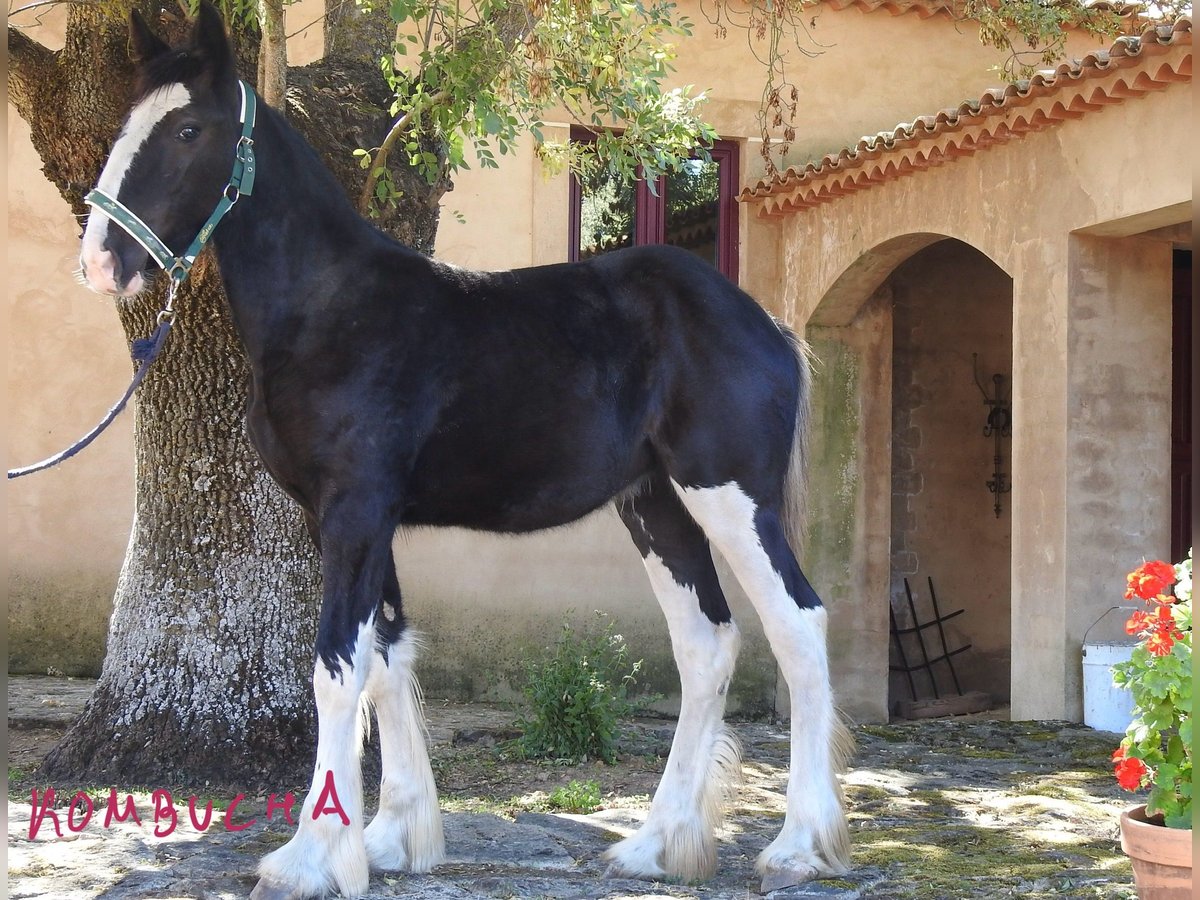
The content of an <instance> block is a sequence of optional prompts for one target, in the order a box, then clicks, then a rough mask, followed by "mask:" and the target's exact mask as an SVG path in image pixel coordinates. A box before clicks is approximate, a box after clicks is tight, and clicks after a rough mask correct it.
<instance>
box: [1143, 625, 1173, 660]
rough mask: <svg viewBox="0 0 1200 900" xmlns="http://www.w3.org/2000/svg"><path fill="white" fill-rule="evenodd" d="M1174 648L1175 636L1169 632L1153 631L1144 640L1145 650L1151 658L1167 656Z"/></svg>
mask: <svg viewBox="0 0 1200 900" xmlns="http://www.w3.org/2000/svg"><path fill="white" fill-rule="evenodd" d="M1174 646H1175V635H1173V634H1171V632H1169V631H1163V630H1155V631H1152V632H1151V633H1150V636H1149V637H1147V638H1146V649H1147V650H1148V651H1149V652H1150V655H1151V656H1169V655H1170V653H1171V648H1172V647H1174Z"/></svg>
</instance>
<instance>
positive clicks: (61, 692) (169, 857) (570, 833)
mask: <svg viewBox="0 0 1200 900" xmlns="http://www.w3.org/2000/svg"><path fill="white" fill-rule="evenodd" d="M89 689H90V684H89V683H88V682H86V681H75V680H68V679H45V678H43V679H12V680H10V684H9V728H10V740H11V741H13V745H12V746H13V747H16V748H17V750H18V752H19V750H20V745H19V741H20V739H22V737H23V736H26V737H27V736H28V735H32V734H35V733H37V732H36V729H39V728H40V729H43V730H45V729H48V728H52V727H55V726H57V727H58V728H60V729H61V727H62V725H63V723H64V722H66V721H70V719H71V718H72V717H73V716H74V715H75V714H77V711H78V709H79V708H80V705H81V703H82V702H83V700H84V699H85V698H86V696H87V693H88V690H89ZM512 718H513V714H512V712H511V711H509V710H505V709H500V708H496V707H488V706H482V705H470V706H467V705H453V704H434V705H433V708H432V709H430V711H429V720H430V734H431V745H432V756H433V759H434V768H435V772H437V773H438V778H439V783H440V784H442V783H443V781H444V782H445V783H448V784H449V785H450V788H447V787H446V786H445V784H443V786H442V805H443V809H444V811H445V826H446V842H447V851H448V858H447V860H446V862H445V863H444V864H443V865H441V866H439V867H437V869H436V870H435V871H434V872H433V873H432V874H430V875H424V876H412V875H407V874H401V873H396V874H375V875H373V876H372V879H371V886H370V893H369V894H368V898H370V900H377V898H392V897H406V898H414V900H482V898H554V900H572V898H580V900H582V898H629V900H634V898H666V897H672V898H713V900H747V898H752V897H756V896H758V890H759V887H760V883H759V881H758V879H757V878H756V877H755V875H754V871H753V861H754V857H755V856H756V855H757V853H758V852H759V851H760V850H761V849H762V848H763V847H765V846H766V844H767V843H768V842H769V841H770V840H771V839H772V838H773V837H774V834H775V833H776V832H777V831H778V828H779V826H780V824H781V822H782V813H783V809H784V804H783V791H784V789H785V786H786V765H787V730H786V727H783V726H776V725H770V724H763V723H736V724H735V726H734V727H735V729H736V731H737V733H738V735H739V737H740V738H741V741H742V744H743V749H744V753H745V759H744V766H743V768H744V772H745V783H744V784H743V785H742V787H741V789H740V790H739V793H738V796H737V799H736V801H735V802H734V804H733V806H732V808H731V811H730V814H729V817H728V820H727V822H726V824H725V826H724V828H723V829H722V830H721V832H720V834H719V838H720V846H719V857H720V862H719V867H720V870H719V872H718V874H717V876H716V877H715V878H714V879H712V880H711V881H709V882H707V883H705V884H703V885H682V884H665V883H656V882H652V881H645V880H635V879H629V878H617V877H610V876H609V875H608V874H607V872H606V866H605V864H604V862H603V860H602V859H601V855H602V853H603V851H604V850H605V848H606V847H607V846H608V845H609V844H611V843H612V842H613V841H614V840H617V839H619V837H620V836H623V835H626V834H629V833H631V832H632V830H634V829H635V828H636V827H637V826H638V825H639V824H640V822H641V821H643V820H644V818H645V815H646V810H647V805H648V804H647V800H648V798H647V797H646V795H645V794H635V793H631V792H632V791H636V790H640V788H639V787H633V788H631V787H629V785H630V784H640V782H636V781H622V780H621V778H622V767H623V766H626V767H629V766H631V765H632V763H626V761H625V760H626V758H628V759H629V760H640V761H641V764H643V765H646V766H648V767H649V769H650V771H647V772H646V773H645V774H646V778H647V779H649V780H648V781H647V782H646V784H647V785H649V788H648V790H652V785H653V779H654V778H655V777H657V772H656V771H653V769H654V768H655V767H657V770H658V771H661V764H662V759H661V757H662V755H663V754H664V753H665V749H666V746H667V745H668V744H669V740H670V736H671V733H672V729H673V723H671V722H668V721H664V720H640V721H638V722H636V723H632V724H631V726H630V727H629V728H628V729H627V733H626V735H625V737H624V738H623V743H622V756H623V760H622V763H620V764H618V765H617V766H615V767H601V766H599V765H598V764H597V765H593V766H591V767H584V768H582V769H573V768H564V767H541V768H538V767H531V765H530V764H527V763H526V764H523V765H524V768H521V769H519V770H518V769H513V768H512V767H507V768H506V766H507V764H506V763H505V762H504V760H503V757H502V756H501V755H500V754H499V752H498V750H497V749H496V744H497V741H496V740H491V739H489V735H496V736H500V737H502V736H503V734H504V732H505V730H506V729H507V728H508V727H509V726H510V724H511V722H512ZM55 733H56V732H47V734H50V735H51V736H52V735H53V734H55ZM855 737H856V739H857V741H858V751H857V754H856V756H855V759H854V762H853V764H852V768H851V770H850V771H849V772H848V773H847V775H846V776H845V778H844V785H845V789H846V793H847V806H848V809H849V814H850V819H851V831H852V835H853V840H854V868H853V870H852V871H851V872H850V873H848V874H847V875H845V876H843V877H842V878H839V879H831V880H826V881H819V882H814V883H811V884H807V885H799V886H793V887H788V888H785V889H781V890H778V891H774V892H772V893H770V894H767V895H766V896H767V897H768V898H773V900H783V898H799V897H822V898H833V900H857V898H896V900H907V898H913V900H920V898H933V900H959V898H966V897H972V898H992V897H997V898H999V897H1023V898H1024V897H1051V896H1053V897H1063V896H1071V897H1093V898H1107V900H1126V898H1132V897H1133V896H1134V894H1133V889H1132V887H1131V879H1130V875H1129V867H1128V863H1127V862H1126V861H1125V860H1124V858H1123V857H1122V855H1121V853H1120V849H1119V846H1118V837H1117V816H1118V814H1119V811H1120V810H1121V809H1122V808H1124V807H1125V806H1129V805H1132V802H1131V800H1130V798H1129V795H1122V794H1121V792H1120V791H1119V790H1118V789H1117V788H1116V786H1115V784H1113V783H1112V779H1111V777H1110V776H1109V774H1108V766H1107V759H1108V754H1109V753H1110V752H1111V748H1112V746H1115V741H1116V738H1115V736H1113V735H1107V734H1104V733H1098V732H1095V731H1092V730H1091V729H1088V728H1086V727H1083V726H1081V725H1075V724H1070V723H1062V722H1038V723H1010V722H1006V721H995V720H987V719H978V718H977V719H973V720H969V721H964V720H954V719H952V720H926V721H923V722H919V723H910V724H897V725H867V726H860V727H858V728H856V729H855ZM28 752H32V751H28ZM13 759H14V757H13V752H12V747H10V763H9V765H10V767H12V766H14V762H13ZM18 760H19V757H18ZM647 760H649V761H650V762H648V763H647V762H646V761H647ZM15 765H17V766H18V767H19V766H20V765H21V763H20V762H19V761H18V762H17V763H15ZM456 766H457V767H458V768H455V767H456ZM464 767H466V769H473V770H474V772H475V774H476V775H478V774H479V773H481V772H482V773H489V772H496V773H497V775H496V777H497V778H499V779H501V780H502V781H503V785H504V786H503V788H502V789H500V793H501V794H505V793H508V794H511V795H512V796H511V797H507V798H506V797H505V796H499V797H489V796H478V795H480V794H481V793H485V792H481V791H478V790H474V791H465V792H464V791H462V790H455V789H454V784H455V773H458V774H460V775H461V774H463V772H464ZM514 772H515V774H514ZM14 774H15V775H16V777H17V780H18V781H19V782H21V784H22V793H16V792H15V791H14V792H12V793H10V796H9V805H8V821H9V845H8V863H9V871H8V890H9V893H8V896H9V897H11V898H14V900H16V898H37V900H83V898H105V900H126V898H164V900H165V898H185V897H186V898H239V897H246V896H247V895H248V894H249V891H250V889H251V888H252V887H253V885H254V881H255V878H254V867H255V863H256V861H257V859H258V858H259V857H260V856H262V855H263V854H264V853H265V852H267V851H269V850H271V849H273V848H274V847H277V846H279V845H280V844H281V843H282V842H284V841H285V840H287V838H288V837H289V836H290V834H291V833H292V828H291V827H290V826H289V825H288V824H287V823H286V822H284V821H282V819H281V818H280V817H279V816H276V817H275V820H274V821H272V822H270V823H267V822H265V821H264V815H263V814H264V812H265V808H266V803H267V801H266V798H265V797H248V798H246V800H244V801H243V803H242V804H241V805H240V806H239V807H238V809H237V810H236V811H235V814H234V816H233V819H232V820H231V821H233V822H234V823H235V824H236V823H237V822H244V821H246V820H247V819H249V818H250V817H254V818H255V819H256V822H255V824H253V825H252V826H251V827H249V828H247V829H246V830H244V831H226V830H225V829H224V828H223V827H222V826H221V824H220V823H221V821H222V814H223V807H224V805H227V804H228V802H229V800H230V799H231V798H224V799H222V798H221V797H217V798H215V799H216V801H217V803H216V806H217V813H216V824H214V826H213V827H211V828H209V829H208V830H207V831H205V832H203V833H198V832H197V831H196V830H195V829H194V828H193V827H192V826H191V825H190V824H189V823H188V822H187V812H186V808H184V809H182V810H181V815H180V819H179V825H178V827H177V828H176V829H175V830H174V832H172V833H171V834H169V835H168V836H166V837H161V838H160V837H155V836H154V835H153V834H152V833H151V831H152V828H153V810H152V806H151V804H150V797H149V796H148V795H146V794H138V795H136V797H135V800H136V803H137V808H138V810H139V812H140V814H141V818H142V825H141V826H140V827H139V826H137V825H134V824H133V823H132V822H124V823H118V822H114V823H112V825H111V827H107V828H106V827H103V824H102V820H103V808H104V805H105V801H106V799H107V794H108V791H107V788H104V789H100V790H97V791H94V792H93V795H94V796H95V797H96V798H97V799H96V810H97V812H96V815H94V816H93V819H92V821H91V822H90V823H89V824H88V825H87V826H86V827H84V828H82V829H81V830H80V832H79V833H77V834H76V833H73V832H71V831H70V830H69V829H68V828H67V826H66V820H65V815H64V811H63V810H61V809H60V811H59V812H60V818H61V819H62V821H63V825H62V832H63V836H62V837H61V838H60V837H58V836H57V835H56V834H55V832H54V828H53V824H52V823H51V822H50V821H49V820H43V821H42V823H41V825H40V828H39V833H38V834H37V837H36V839H34V840H31V839H30V837H29V833H30V826H31V812H32V810H31V803H30V794H29V789H30V787H31V786H32V785H36V784H37V782H36V776H35V775H34V776H31V775H29V774H27V773H23V772H20V771H17V772H15V773H14V772H13V771H12V769H11V768H10V775H14ZM484 777H488V776H487V775H486V774H485V776H484ZM631 777H632V776H631ZM514 778H518V779H519V778H525V779H526V780H527V781H528V782H529V783H527V784H525V783H521V782H514V781H513V780H512V779H514ZM593 778H594V779H596V780H597V781H598V782H601V783H604V784H606V785H609V786H615V788H614V789H613V790H611V791H606V792H605V794H604V797H603V800H602V802H601V808H600V809H598V810H596V811H594V812H590V813H588V814H570V813H563V812H556V811H553V810H550V809H547V808H546V805H545V803H544V800H545V797H546V791H548V790H551V789H552V788H553V787H555V786H556V785H560V784H566V783H567V782H568V781H570V780H572V779H593ZM503 779H507V780H503ZM463 783H465V782H463ZM476 784H478V782H476ZM514 785H515V787H514ZM56 787H59V788H60V792H59V793H60V794H65V795H66V798H65V799H69V797H70V795H71V794H73V793H74V791H75V790H77V789H78V788H77V786H69V787H68V786H56ZM200 793H201V794H202V800H201V805H203V802H204V799H207V798H205V797H204V796H203V793H202V792H200ZM123 795H124V790H123V789H121V793H120V796H123ZM468 795H470V796H468ZM539 798H540V799H539ZM59 799H60V801H61V802H63V803H65V799H64V798H62V797H60V798H59ZM181 799H182V798H176V802H177V803H178V802H179V801H180V800H181ZM297 803H299V801H297ZM368 805H369V806H370V804H368ZM176 808H177V809H180V808H179V807H178V806H177V807H176Z"/></svg>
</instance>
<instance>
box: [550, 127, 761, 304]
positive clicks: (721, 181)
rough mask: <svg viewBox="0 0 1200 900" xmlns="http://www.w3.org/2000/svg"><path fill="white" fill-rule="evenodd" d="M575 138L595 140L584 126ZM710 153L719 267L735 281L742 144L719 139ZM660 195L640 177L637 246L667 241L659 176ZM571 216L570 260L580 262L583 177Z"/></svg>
mask: <svg viewBox="0 0 1200 900" xmlns="http://www.w3.org/2000/svg"><path fill="white" fill-rule="evenodd" d="M571 140H572V141H590V140H594V138H593V136H592V134H591V132H589V131H587V130H586V129H583V128H577V127H576V128H572V129H571ZM709 156H711V157H712V160H713V162H715V163H717V166H718V172H719V176H718V181H717V185H718V194H717V269H718V270H719V271H720V272H721V274H723V275H724V276H725V277H726V278H728V279H730V280H731V281H733V282H735V283H736V282H737V280H738V255H739V249H740V237H739V233H738V212H739V204H738V201H737V187H736V186H737V179H738V145H737V144H736V143H735V142H734V141H716V142H715V143H714V144H713V146H712V147H711V148H710V149H709ZM657 190H658V194H657V196H656V195H655V194H654V192H653V191H651V190H650V184H649V182H647V181H646V180H644V179H638V181H637V182H636V183H635V189H634V230H633V233H634V246H645V245H648V244H663V243H666V225H667V222H666V218H667V186H666V178H659V179H658V185H657ZM570 203H571V216H570V227H569V228H568V229H567V259H569V260H570V261H571V262H578V261H579V237H580V229H581V227H582V225H581V220H582V215H583V187H582V185H581V184H580V183H579V179H578V178H576V177H575V176H574V175H572V176H571V194H570Z"/></svg>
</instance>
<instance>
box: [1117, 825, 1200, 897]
mask: <svg viewBox="0 0 1200 900" xmlns="http://www.w3.org/2000/svg"><path fill="white" fill-rule="evenodd" d="M1121 849H1122V850H1124V851H1125V854H1126V855H1127V856H1128V857H1129V859H1130V861H1131V862H1132V863H1133V881H1134V883H1135V884H1136V885H1137V893H1138V897H1139V900H1191V897H1192V832H1191V830H1190V829H1187V828H1167V827H1166V826H1165V825H1163V824H1162V822H1161V820H1160V821H1159V822H1158V823H1155V822H1154V820H1152V819H1147V818H1146V807H1144V806H1135V807H1134V808H1133V809H1128V810H1126V811H1125V812H1123V813H1121Z"/></svg>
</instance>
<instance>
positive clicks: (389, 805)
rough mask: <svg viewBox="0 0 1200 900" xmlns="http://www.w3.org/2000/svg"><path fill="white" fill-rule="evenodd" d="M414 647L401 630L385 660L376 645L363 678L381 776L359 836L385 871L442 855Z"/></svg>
mask: <svg viewBox="0 0 1200 900" xmlns="http://www.w3.org/2000/svg"><path fill="white" fill-rule="evenodd" d="M388 609H390V607H388V606H386V605H385V606H384V615H385V617H386V615H387V611H388ZM392 615H393V617H394V616H395V613H393V614H392ZM417 647H418V642H417V640H416V638H415V637H414V636H413V634H412V633H411V632H405V633H404V634H403V635H402V636H401V638H400V640H398V641H397V642H396V643H395V644H393V645H392V646H391V648H390V650H389V652H388V658H387V662H386V663H385V662H384V659H383V655H382V654H381V653H380V652H379V651H378V649H376V651H375V652H374V654H373V657H372V660H371V673H370V675H369V676H368V678H367V697H368V699H369V700H370V702H371V703H372V704H373V705H374V707H375V714H376V716H377V717H378V719H379V746H380V751H381V755H382V757H383V780H382V783H381V784H380V788H379V812H378V813H376V815H375V818H374V819H372V820H371V824H370V825H368V826H367V830H366V832H365V835H364V838H365V841H366V847H367V857H368V859H369V860H370V863H371V866H372V868H375V869H382V870H387V871H395V870H401V869H404V870H408V871H410V872H428V871H429V870H430V869H432V868H433V867H434V866H436V865H437V864H438V863H440V862H441V861H442V860H443V859H444V858H445V855H446V843H445V839H444V837H443V833H442V812H441V810H440V809H439V808H438V799H437V787H436V786H435V785H434V782H433V770H432V769H431V768H430V766H429V752H428V750H427V749H426V746H425V729H424V717H423V715H422V709H421V693H420V687H419V686H418V684H417V680H416V678H415V677H414V676H413V664H414V662H415V661H416V656H417Z"/></svg>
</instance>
